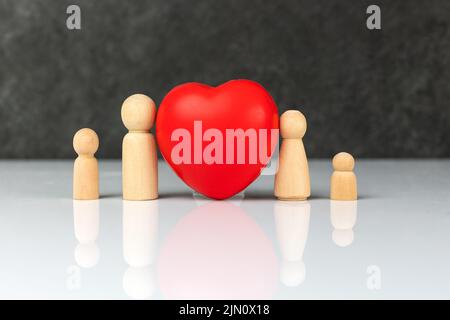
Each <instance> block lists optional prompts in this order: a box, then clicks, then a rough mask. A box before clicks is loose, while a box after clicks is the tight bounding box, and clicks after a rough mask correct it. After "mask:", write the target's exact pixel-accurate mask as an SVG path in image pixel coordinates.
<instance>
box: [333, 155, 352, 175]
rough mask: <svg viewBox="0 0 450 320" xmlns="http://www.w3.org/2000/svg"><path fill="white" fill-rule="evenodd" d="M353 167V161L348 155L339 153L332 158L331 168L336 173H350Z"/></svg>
mask: <svg viewBox="0 0 450 320" xmlns="http://www.w3.org/2000/svg"><path fill="white" fill-rule="evenodd" d="M354 167H355V159H354V158H353V156H352V155H351V154H350V153H347V152H339V153H338V154H336V155H335V156H334V158H333V168H334V170H336V171H352V170H353V168H354Z"/></svg>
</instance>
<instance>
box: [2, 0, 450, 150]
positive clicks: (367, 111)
mask: <svg viewBox="0 0 450 320" xmlns="http://www.w3.org/2000/svg"><path fill="white" fill-rule="evenodd" d="M372 3H373V4H378V5H380V6H381V9H382V30H381V31H369V30H368V29H367V28H366V25H365V23H366V18H367V15H366V13H365V12H366V8H367V6H368V5H369V4H372ZM69 4H78V5H79V6H80V7H81V10H82V30H79V31H69V30H68V29H67V28H66V18H67V15H66V8H67V6H68V5H69ZM0 37H1V38H0V44H1V47H0V120H1V125H0V158H65V157H73V156H74V152H73V149H72V136H73V134H74V133H75V131H76V130H77V129H79V128H81V127H91V128H93V129H95V130H96V131H97V132H98V133H99V136H100V139H101V140H100V143H101V146H100V150H99V152H98V154H97V155H98V157H108V158H110V157H111V158H116V157H120V154H121V140H122V136H123V134H124V133H125V129H124V127H123V125H122V122H121V120H120V106H121V103H122V101H123V100H124V98H126V97H127V96H128V95H130V94H132V93H136V92H142V93H146V94H148V95H149V96H151V97H153V98H154V99H155V101H156V102H157V103H159V102H160V101H161V99H162V98H163V97H164V95H165V94H166V93H167V92H168V91H169V90H170V89H171V88H172V87H173V86H175V85H177V84H180V83H183V82H187V81H199V82H204V83H208V84H211V85H217V84H220V83H222V82H225V81H227V80H230V79H234V78H248V79H253V80H256V81H259V82H261V83H262V84H263V85H264V86H265V87H266V89H268V90H269V92H270V93H271V94H272V96H273V97H274V99H275V101H276V102H277V104H278V106H279V109H280V112H281V111H282V110H285V109H287V108H298V109H300V110H301V111H302V112H304V114H305V115H306V117H307V119H308V125H309V128H308V132H307V135H306V136H305V140H304V141H305V145H306V148H307V152H308V155H309V156H310V157H329V156H331V155H333V154H334V153H335V152H337V151H342V150H346V151H349V152H351V153H353V154H354V155H355V156H356V157H449V156H450V140H449V139H448V138H447V135H448V133H449V128H450V1H447V0H439V1H438V0H436V1H433V0H431V1H421V0H409V1H404V0H392V1H364V0H362V1H361V0H309V1H307V0H284V1H283V0H280V1H275V0H271V1H269V0H267V1H253V0H227V1H220V0H151V1H136V0H134V1H123V0H110V1H106V0H95V1H92V0H72V1H61V0H28V1H25V0H0Z"/></svg>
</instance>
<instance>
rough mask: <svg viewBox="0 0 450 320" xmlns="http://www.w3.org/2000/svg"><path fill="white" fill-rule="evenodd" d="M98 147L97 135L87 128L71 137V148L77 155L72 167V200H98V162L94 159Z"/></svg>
mask: <svg viewBox="0 0 450 320" xmlns="http://www.w3.org/2000/svg"><path fill="white" fill-rule="evenodd" d="M98 145H99V142H98V136H97V134H96V133H95V131H94V130H92V129H89V128H84V129H80V130H78V131H77V133H76V134H75V136H74V137H73V148H74V149H75V151H76V153H77V154H78V157H77V158H76V159H75V163H74V167H73V198H74V199H76V200H95V199H98V198H99V182H98V180H99V178H98V162H97V159H95V157H94V154H95V152H96V151H97V149H98Z"/></svg>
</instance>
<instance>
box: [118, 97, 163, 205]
mask: <svg viewBox="0 0 450 320" xmlns="http://www.w3.org/2000/svg"><path fill="white" fill-rule="evenodd" d="M155 113H156V107H155V103H154V102H153V100H152V99H150V98H149V97H147V96H145V95H143V94H135V95H132V96H130V97H128V98H127V99H126V100H125V101H124V103H123V105H122V111H121V115H122V121H123V123H124V124H125V126H126V127H127V129H128V130H129V132H128V133H127V134H126V135H125V137H124V138H123V143H122V189H123V190H122V191H123V199H125V200H153V199H156V198H158V159H157V154H156V142H155V138H154V136H153V135H152V134H151V133H150V129H151V127H152V126H153V123H154V121H155Z"/></svg>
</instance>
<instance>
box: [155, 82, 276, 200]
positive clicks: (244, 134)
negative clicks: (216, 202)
mask: <svg viewBox="0 0 450 320" xmlns="http://www.w3.org/2000/svg"><path fill="white" fill-rule="evenodd" d="M156 137H157V141H158V146H159V149H160V150H161V153H162V155H163V157H164V159H165V160H166V161H167V162H168V163H169V165H170V166H171V167H172V169H173V170H174V171H175V173H176V174H177V175H178V176H179V177H180V178H181V179H182V180H183V181H184V182H185V183H186V184H187V185H188V186H190V187H191V188H192V189H194V190H196V191H197V192H199V193H201V194H203V195H205V196H207V197H210V198H213V199H226V198H229V197H232V196H233V195H235V194H236V193H239V192H240V191H242V190H243V189H245V188H246V187H247V186H248V185H249V184H250V183H252V182H253V181H254V180H255V179H256V178H257V177H258V176H259V175H260V173H261V170H262V169H263V168H264V167H265V165H267V163H268V162H269V160H270V156H271V154H272V152H273V150H274V148H275V145H276V143H277V142H278V110H277V106H276V104H275V102H274V101H273V99H272V97H271V96H270V94H269V93H268V92H267V91H266V90H265V89H264V88H263V87H262V86H261V85H260V84H258V83H257V82H254V81H250V80H232V81H229V82H226V83H224V84H222V85H220V86H218V87H210V86H207V85H204V84H200V83H186V84H182V85H179V86H177V87H175V88H173V89H172V90H171V91H170V92H169V93H168V94H167V95H166V96H165V97H164V99H163V101H162V102H161V105H160V107H159V109H158V113H157V117H156Z"/></svg>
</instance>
